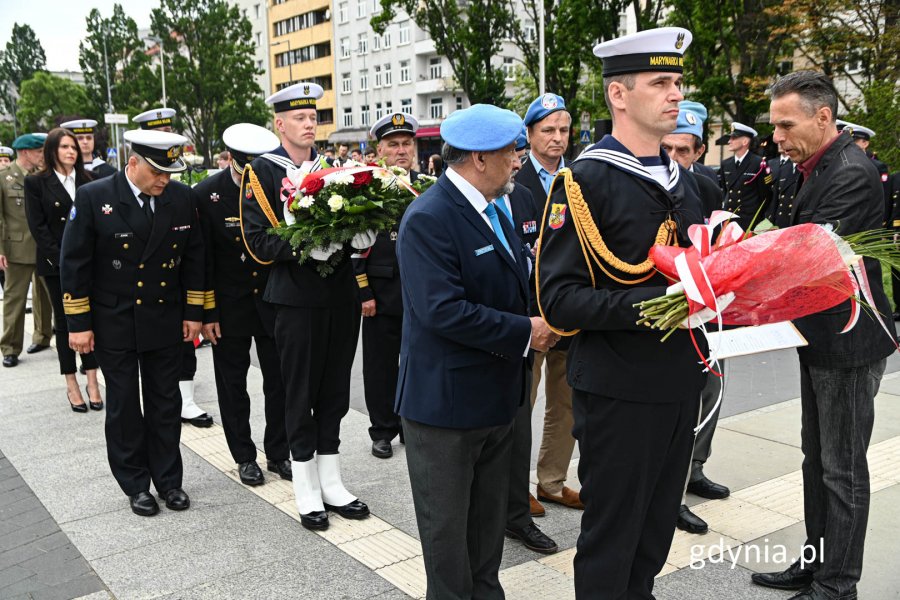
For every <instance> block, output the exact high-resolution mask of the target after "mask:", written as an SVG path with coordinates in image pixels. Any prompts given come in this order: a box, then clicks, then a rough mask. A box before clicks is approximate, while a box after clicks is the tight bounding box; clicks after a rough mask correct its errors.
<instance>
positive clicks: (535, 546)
mask: <svg viewBox="0 0 900 600" xmlns="http://www.w3.org/2000/svg"><path fill="white" fill-rule="evenodd" d="M506 535H507V536H508V537H511V538H515V539H517V540H521V542H522V543H523V544H524V545H525V547H526V548H528V549H529V550H533V551H535V552H540V553H541V554H555V553H556V552H558V551H559V546H557V545H556V542H554V541H553V540H552V539H550V537H549V536H547V535H546V534H545V533H544V532H543V531H541V530H540V529H538V526H537V525H535V524H534V523H530V524H528V525H526V526H525V527H523V528H522V529H516V528H513V527H507V528H506Z"/></svg>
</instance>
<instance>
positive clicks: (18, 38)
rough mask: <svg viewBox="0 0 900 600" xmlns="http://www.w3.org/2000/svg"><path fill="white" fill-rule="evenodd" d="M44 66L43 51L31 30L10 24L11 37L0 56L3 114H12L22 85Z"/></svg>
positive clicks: (45, 57) (0, 96) (27, 27)
mask: <svg viewBox="0 0 900 600" xmlns="http://www.w3.org/2000/svg"><path fill="white" fill-rule="evenodd" d="M46 64H47V55H46V54H45V53H44V47H43V46H42V45H41V41H40V40H39V39H38V38H37V35H35V33H34V30H33V29H32V28H31V26H29V25H27V24H26V25H19V24H18V23H13V28H12V36H10V38H9V41H7V42H6V49H5V50H4V51H2V52H0V104H2V108H3V110H4V112H6V113H9V114H14V113H15V112H16V110H15V109H16V99H17V98H18V97H19V95H20V93H21V85H22V82H23V81H25V80H27V79H31V77H32V75H34V74H35V73H36V72H38V71H43V70H44V66H45V65H46Z"/></svg>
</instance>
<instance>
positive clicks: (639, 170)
mask: <svg viewBox="0 0 900 600" xmlns="http://www.w3.org/2000/svg"><path fill="white" fill-rule="evenodd" d="M598 145H599V143H598V144H595V145H594V146H592V147H590V148H588V149H587V150H585V151H584V152H582V153H581V154H580V155H579V156H578V158H576V159H575V162H578V161H579V160H599V161H601V162H605V163H608V164H610V165H612V166H614V167H616V168H617V169H620V170H622V171H625V172H628V173H631V174H633V175H637V176H638V177H641V178H643V179H646V180H647V181H652V182H653V183H655V184H657V185H659V182H658V181H657V180H656V179H655V178H654V177H653V175H651V174H650V171H648V170H647V168H646V167H644V165H642V164H641V161H639V160H638V159H637V158H636V157H635V156H634V155H632V154H628V153H625V152H619V151H618V150H610V149H608V148H598V147H597V146H598ZM667 166H668V168H669V181H668V183H667V184H666V185H665V186H663V187H665V189H666V190H667V191H672V190H673V189H675V186H677V185H678V181H679V178H680V170H679V169H678V163H677V162H675V161H674V160H671V159H670V160H669V164H668V165H667Z"/></svg>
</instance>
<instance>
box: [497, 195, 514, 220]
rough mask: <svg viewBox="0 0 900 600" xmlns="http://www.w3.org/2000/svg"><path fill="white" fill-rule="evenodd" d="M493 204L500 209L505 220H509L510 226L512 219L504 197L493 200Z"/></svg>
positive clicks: (507, 202)
mask: <svg viewBox="0 0 900 600" xmlns="http://www.w3.org/2000/svg"><path fill="white" fill-rule="evenodd" d="M494 204H496V205H497V206H499V207H500V210H502V211H503V214H504V215H506V218H507V219H509V222H510V224H512V222H513V217H512V212H510V210H509V200H507V199H506V197H505V196H500V197H499V198H497V199H496V200H494Z"/></svg>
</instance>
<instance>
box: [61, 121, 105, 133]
mask: <svg viewBox="0 0 900 600" xmlns="http://www.w3.org/2000/svg"><path fill="white" fill-rule="evenodd" d="M59 126H60V127H63V128H65V129H68V130H69V131H71V132H72V133H74V134H75V135H79V134H93V133H94V128H95V127H96V126H97V121H95V120H93V119H76V120H74V121H66V122H65V123H60V124H59Z"/></svg>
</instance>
